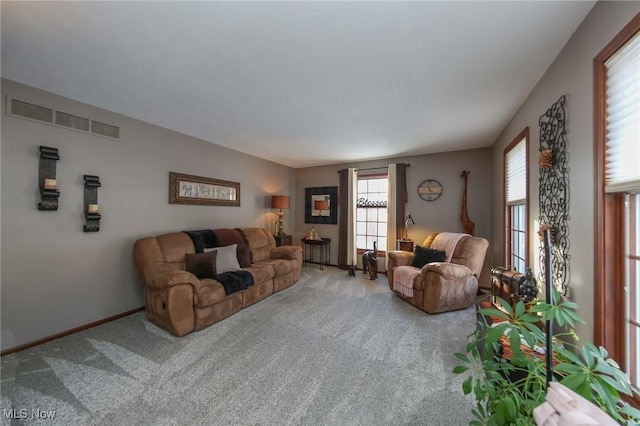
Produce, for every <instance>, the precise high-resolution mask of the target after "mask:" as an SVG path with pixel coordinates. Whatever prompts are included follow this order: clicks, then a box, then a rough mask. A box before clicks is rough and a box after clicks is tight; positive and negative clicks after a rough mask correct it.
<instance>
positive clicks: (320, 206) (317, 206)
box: [313, 200, 329, 210]
mask: <svg viewBox="0 0 640 426" xmlns="http://www.w3.org/2000/svg"><path fill="white" fill-rule="evenodd" d="M313 209H314V210H329V202H328V201H327V200H322V201H318V200H316V201H314V202H313Z"/></svg>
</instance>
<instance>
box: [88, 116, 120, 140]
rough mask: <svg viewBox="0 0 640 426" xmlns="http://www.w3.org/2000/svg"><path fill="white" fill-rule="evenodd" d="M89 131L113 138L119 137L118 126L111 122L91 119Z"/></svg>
mask: <svg viewBox="0 0 640 426" xmlns="http://www.w3.org/2000/svg"><path fill="white" fill-rule="evenodd" d="M91 133H95V134H96V135H102V136H108V137H110V138H114V139H120V128H119V127H116V126H112V125H111V124H105V123H101V122H99V121H95V120H91Z"/></svg>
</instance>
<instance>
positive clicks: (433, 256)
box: [411, 246, 447, 268]
mask: <svg viewBox="0 0 640 426" xmlns="http://www.w3.org/2000/svg"><path fill="white" fill-rule="evenodd" d="M446 258H447V253H446V252H445V251H443V250H434V249H431V248H428V247H422V246H416V248H415V250H414V256H413V262H412V263H411V264H412V265H413V266H415V267H416V268H422V267H423V266H424V265H426V264H427V263H431V262H444V261H445V259H446Z"/></svg>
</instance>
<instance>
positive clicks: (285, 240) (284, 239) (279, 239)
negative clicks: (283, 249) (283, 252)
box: [273, 234, 293, 247]
mask: <svg viewBox="0 0 640 426" xmlns="http://www.w3.org/2000/svg"><path fill="white" fill-rule="evenodd" d="M273 238H274V239H275V240H276V247H280V246H291V245H293V239H292V237H291V235H284V234H283V235H274V236H273Z"/></svg>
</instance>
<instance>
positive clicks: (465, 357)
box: [453, 352, 471, 364]
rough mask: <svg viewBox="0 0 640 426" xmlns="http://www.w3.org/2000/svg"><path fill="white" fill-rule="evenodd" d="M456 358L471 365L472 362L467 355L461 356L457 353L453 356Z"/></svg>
mask: <svg viewBox="0 0 640 426" xmlns="http://www.w3.org/2000/svg"><path fill="white" fill-rule="evenodd" d="M453 355H454V356H455V357H456V358H458V359H459V360H460V361H463V362H466V363H469V364H470V363H471V361H470V360H469V358H468V357H467V356H466V355H465V354H461V353H460V352H456V353H454V354H453Z"/></svg>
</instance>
